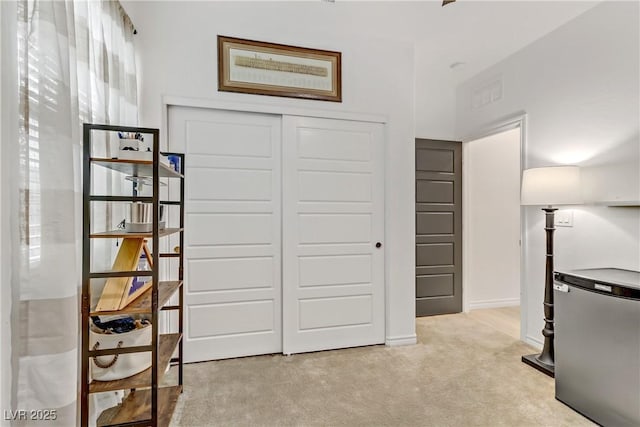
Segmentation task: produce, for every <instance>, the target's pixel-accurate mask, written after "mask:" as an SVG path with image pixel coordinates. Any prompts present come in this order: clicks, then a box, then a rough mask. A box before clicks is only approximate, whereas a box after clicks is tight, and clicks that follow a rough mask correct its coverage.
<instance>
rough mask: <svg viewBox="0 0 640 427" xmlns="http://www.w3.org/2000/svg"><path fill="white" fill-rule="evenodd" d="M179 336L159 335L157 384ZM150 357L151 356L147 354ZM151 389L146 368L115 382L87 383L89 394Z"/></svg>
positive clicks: (149, 373) (149, 376) (148, 370)
mask: <svg viewBox="0 0 640 427" xmlns="http://www.w3.org/2000/svg"><path fill="white" fill-rule="evenodd" d="M181 337H182V335H181V334H164V335H160V343H159V345H158V349H159V353H158V360H159V362H158V382H160V381H161V380H162V377H163V375H164V372H165V370H166V368H167V366H169V362H170V361H171V356H172V355H173V352H174V351H175V350H176V347H177V345H178V343H179V342H180V338H181ZM149 357H151V354H149ZM146 387H151V368H148V369H146V370H144V371H142V372H140V373H139V374H136V375H133V376H130V377H127V378H123V379H121V380H115V381H92V382H91V383H89V393H102V392H103V391H113V390H126V389H134V388H136V389H137V388H146Z"/></svg>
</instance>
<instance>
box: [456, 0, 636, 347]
mask: <svg viewBox="0 0 640 427" xmlns="http://www.w3.org/2000/svg"><path fill="white" fill-rule="evenodd" d="M638 9H639V4H638V3H637V2H604V3H602V4H600V5H598V6H596V7H595V8H593V9H591V10H589V11H587V12H586V13H584V14H583V15H581V16H579V17H577V18H576V19H574V20H573V21H570V22H568V23H567V24H565V25H564V26H562V27H560V28H558V29H557V30H555V31H553V32H552V33H550V34H548V35H547V36H545V37H543V38H541V39H539V40H538V41H536V42H534V43H532V44H531V45H529V46H527V47H525V48H524V49H522V50H521V51H519V52H517V53H515V54H514V55H512V56H510V57H508V58H507V59H505V60H504V61H502V62H500V63H498V64H496V65H494V66H492V67H491V68H489V69H487V70H485V71H484V72H482V73H480V74H479V75H477V76H475V77H473V78H472V79H470V80H468V81H467V82H465V83H463V84H462V85H460V86H459V87H458V91H457V113H456V133H457V135H458V137H461V138H464V137H465V136H468V135H473V134H474V133H477V132H479V131H480V130H481V129H484V128H486V127H490V126H491V125H492V124H493V123H495V122H496V121H499V120H500V119H502V118H504V117H506V116H509V115H511V114H514V113H517V112H522V111H524V112H526V113H527V115H528V125H527V135H526V138H527V148H526V167H527V168H528V167H536V166H546V165H553V164H579V165H583V166H585V165H593V164H599V163H601V162H603V161H605V160H606V163H624V164H627V165H628V167H627V170H630V171H633V170H636V171H637V170H638V168H640V159H639V158H638V155H637V154H631V155H630V153H634V152H635V153H637V151H636V150H635V149H634V147H637V146H638V144H639V143H640V141H639V128H640V126H639V120H640V107H639V104H640V103H639V96H638V95H639V92H640V83H639V81H638V80H639V79H638V76H639V75H640V69H639V64H640V58H639V51H640V30H639V28H640V25H639V18H638V17H639V10H638ZM495 78H501V79H502V82H503V97H502V99H501V100H500V101H497V102H495V103H491V104H488V105H487V106H485V107H481V108H479V109H473V108H472V97H473V92H474V90H475V89H476V88H477V87H479V86H481V85H482V84H483V83H485V82H487V81H491V79H495ZM626 179H627V180H634V179H637V174H630V175H628V176H627V177H626ZM614 181H615V180H614ZM613 190H614V189H613V188H611V193H612V194H613V193H615V192H616V191H613ZM606 196H607V195H604V196H601V197H606ZM625 197H628V198H633V197H635V195H633V194H626V195H625ZM574 211H575V215H574V227H573V228H561V229H559V230H558V231H557V232H556V246H555V253H556V257H555V261H556V262H555V267H556V269H569V268H579V267H595V266H605V267H606V266H615V267H623V268H629V269H636V270H637V269H640V247H639V241H640V208H608V207H590V206H583V207H580V208H578V209H575V210H574ZM543 220H544V216H543V214H542V212H540V210H539V209H537V208H535V207H528V208H526V209H525V221H526V223H525V224H526V232H527V235H526V239H527V244H526V247H525V248H524V250H525V257H524V265H523V268H524V278H525V283H524V294H523V295H524V298H526V304H527V307H526V311H527V316H526V318H525V319H523V320H524V322H526V325H525V331H526V336H527V338H528V339H529V340H530V341H536V340H537V341H541V339H542V336H541V333H540V330H541V329H542V326H543V321H542V318H543V315H542V299H543V284H544V258H545V257H544V232H543V227H544V226H543Z"/></svg>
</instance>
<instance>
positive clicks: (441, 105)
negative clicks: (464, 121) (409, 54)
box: [415, 40, 458, 140]
mask: <svg viewBox="0 0 640 427" xmlns="http://www.w3.org/2000/svg"><path fill="white" fill-rule="evenodd" d="M415 58H416V59H415V61H416V85H415V93H416V100H415V105H416V131H415V135H416V138H427V139H443V140H454V139H455V111H456V86H457V84H458V83H457V76H456V73H455V72H454V71H453V70H451V69H449V64H447V63H446V62H443V61H442V59H441V56H440V55H438V52H437V50H435V51H434V46H433V41H432V40H428V41H424V42H419V43H416V55H415Z"/></svg>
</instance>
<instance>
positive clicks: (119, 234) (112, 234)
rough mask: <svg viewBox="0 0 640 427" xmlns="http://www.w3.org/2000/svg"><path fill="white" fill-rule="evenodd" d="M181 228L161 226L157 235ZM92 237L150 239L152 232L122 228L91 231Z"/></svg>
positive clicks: (170, 232)
mask: <svg viewBox="0 0 640 427" xmlns="http://www.w3.org/2000/svg"><path fill="white" fill-rule="evenodd" d="M182 230H184V229H183V228H163V229H162V230H160V231H158V236H159V237H164V236H168V235H170V234H174V233H179V232H181V231H182ZM89 237H90V238H92V239H124V238H125V237H130V238H133V239H151V238H152V237H153V233H151V232H149V233H127V232H126V231H124V230H111V231H104V232H102V233H91V235H89Z"/></svg>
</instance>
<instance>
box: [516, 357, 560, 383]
mask: <svg viewBox="0 0 640 427" xmlns="http://www.w3.org/2000/svg"><path fill="white" fill-rule="evenodd" d="M538 356H539V355H538V354H529V355H528V356H522V361H523V362H524V363H526V364H527V365H529V366H531V367H534V368H536V369H537V370H538V371H540V372H542V373H543V374H547V375H549V376H550V377H551V378H555V366H554V365H548V364H546V363H544V362H541V361H540V360H538Z"/></svg>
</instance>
